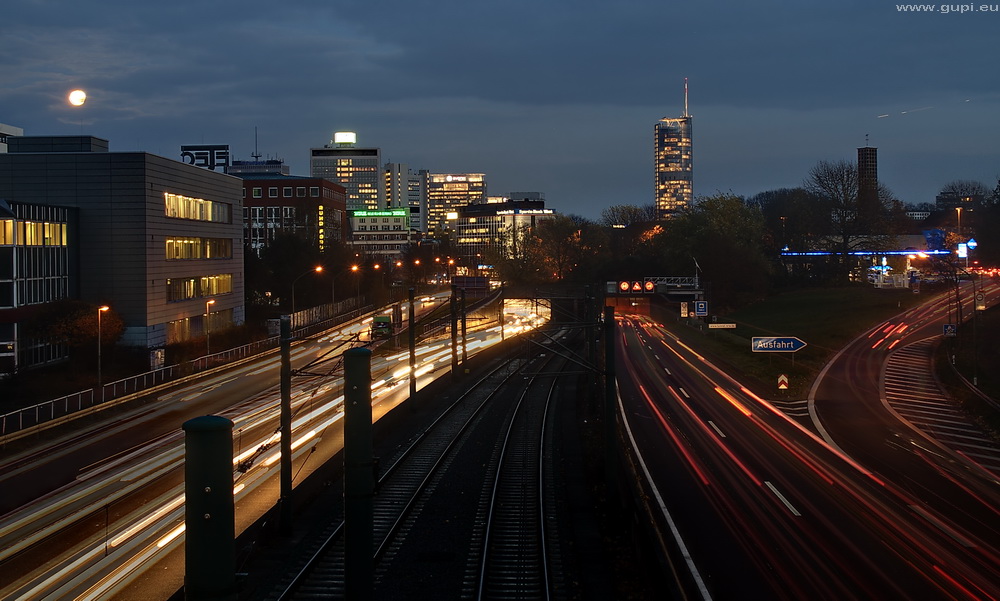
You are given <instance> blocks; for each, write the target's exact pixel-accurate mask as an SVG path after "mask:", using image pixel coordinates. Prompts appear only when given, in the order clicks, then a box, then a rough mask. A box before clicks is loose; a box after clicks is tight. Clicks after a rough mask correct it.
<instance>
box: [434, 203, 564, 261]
mask: <svg viewBox="0 0 1000 601" xmlns="http://www.w3.org/2000/svg"><path fill="white" fill-rule="evenodd" d="M532 196H536V197H535V198H531V197H532ZM555 215H556V213H555V211H553V210H552V209H546V208H545V201H544V200H542V199H541V195H540V194H537V193H532V194H530V195H529V199H521V200H515V199H509V200H507V201H505V202H491V203H476V204H469V205H466V206H464V207H461V208H458V209H457V210H456V212H455V214H454V215H453V216H452V218H451V225H450V228H451V229H452V230H453V231H454V240H455V247H454V248H455V250H456V254H457V255H458V256H459V257H460V261H459V263H460V264H461V265H462V266H463V267H464V268H465V269H472V268H475V269H476V270H477V273H478V272H479V271H483V270H486V271H488V270H489V269H490V267H489V265H487V264H485V261H487V260H488V258H489V257H490V256H493V254H494V253H496V252H498V251H500V250H501V249H502V248H504V245H505V244H507V241H506V240H505V239H506V238H509V236H510V235H511V233H512V232H514V231H517V230H521V229H525V228H527V229H529V230H534V229H535V228H536V227H538V224H539V223H541V222H542V221H543V220H546V219H551V218H553V217H555Z"/></svg>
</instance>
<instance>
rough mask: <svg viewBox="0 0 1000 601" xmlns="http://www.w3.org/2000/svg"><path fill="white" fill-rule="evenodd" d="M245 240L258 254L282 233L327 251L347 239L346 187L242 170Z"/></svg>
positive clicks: (330, 182) (326, 181)
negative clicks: (332, 245)
mask: <svg viewBox="0 0 1000 601" xmlns="http://www.w3.org/2000/svg"><path fill="white" fill-rule="evenodd" d="M238 177H240V178H241V179H242V180H243V241H244V243H245V244H246V245H247V246H248V248H250V249H252V250H253V251H254V252H256V253H257V254H258V255H259V254H260V252H261V251H262V250H263V249H264V248H265V247H267V246H268V245H269V244H270V242H271V241H272V240H274V237H275V236H276V235H278V234H279V233H290V234H294V235H296V236H301V237H303V238H305V239H307V240H309V241H310V242H312V243H313V244H315V245H316V246H317V248H319V249H320V250H325V249H326V248H327V245H328V244H332V243H335V242H343V241H344V240H346V238H347V233H348V232H347V229H346V228H347V209H346V196H347V193H346V190H344V187H343V186H341V185H340V184H337V183H334V182H332V181H330V180H328V179H324V178H321V177H299V176H294V175H284V174H282V173H280V172H279V173H274V172H271V173H241V174H240V175H239V176H238Z"/></svg>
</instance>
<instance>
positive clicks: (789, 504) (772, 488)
mask: <svg viewBox="0 0 1000 601" xmlns="http://www.w3.org/2000/svg"><path fill="white" fill-rule="evenodd" d="M764 484H767V487H768V488H770V489H771V492H773V493H774V496H776V497H778V498H779V499H781V502H782V503H784V504H785V507H787V508H788V511H791V512H792V514H793V515H795V516H796V517H802V514H801V513H799V510H798V509H796V508H795V507H794V506H793V505H792V504H791V503H789V502H788V499H786V498H785V495H783V494H781V493H780V492H778V489H777V488H775V487H774V485H773V484H771V483H770V482H769V481H767V480H764Z"/></svg>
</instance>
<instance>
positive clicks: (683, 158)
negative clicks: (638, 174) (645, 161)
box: [653, 78, 694, 219]
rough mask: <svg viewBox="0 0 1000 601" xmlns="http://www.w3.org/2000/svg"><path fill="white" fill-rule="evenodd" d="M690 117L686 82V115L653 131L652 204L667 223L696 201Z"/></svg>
mask: <svg viewBox="0 0 1000 601" xmlns="http://www.w3.org/2000/svg"><path fill="white" fill-rule="evenodd" d="M691 140H692V138H691V115H690V114H689V113H688V83H687V78H684V114H683V115H682V116H680V117H677V118H670V117H664V118H663V119H660V120H659V121H658V122H657V123H656V125H655V126H654V128H653V176H654V181H653V202H654V204H655V205H656V212H657V214H658V216H659V217H660V218H661V219H667V218H669V217H671V216H672V215H674V214H676V213H677V212H678V211H681V210H683V209H684V208H685V207H687V206H690V205H691V202H692V201H694V160H693V158H692V145H691Z"/></svg>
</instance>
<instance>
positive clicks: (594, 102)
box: [0, 0, 1000, 216]
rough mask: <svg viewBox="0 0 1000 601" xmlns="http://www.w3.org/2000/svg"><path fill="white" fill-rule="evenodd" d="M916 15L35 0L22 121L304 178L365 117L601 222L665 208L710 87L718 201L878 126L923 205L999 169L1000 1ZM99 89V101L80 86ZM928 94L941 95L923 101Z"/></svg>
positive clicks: (9, 19) (414, 148) (36, 129)
mask: <svg viewBox="0 0 1000 601" xmlns="http://www.w3.org/2000/svg"><path fill="white" fill-rule="evenodd" d="M896 6H897V5H896V3H895V2H893V3H889V2H885V1H884V0H874V1H873V0H867V1H862V0H849V1H838V2H830V1H829V0H827V1H825V2H817V1H815V0H802V1H793V0H783V1H778V0H759V1H757V2H753V3H747V2H737V1H716V2H701V3H696V2H688V3H683V4H680V3H667V2H663V1H662V0H643V1H628V0H626V1H624V2H593V1H591V0H574V1H571V0H554V1H546V2H538V1H537V0H533V1H527V0H508V1H505V2H472V3H470V2H467V1H464V2H459V1H457V0H443V1H438V0H435V1H434V2H430V1H420V0H417V1H410V2H399V1H397V0H389V1H385V2H377V3H373V2H370V1H365V2H361V1H353V0H339V1H338V2H329V1H328V0H296V1H295V2H288V3H284V4H281V5H276V4H274V3H273V2H262V1H260V0H249V1H244V2H240V3H232V2H193V1H191V0H176V1H174V2H169V3H136V2H131V1H130V2H124V1H122V0H105V1H102V2H101V3H99V4H96V5H95V4H94V3H81V2H69V1H67V0H34V1H30V0H13V1H11V2H8V3H7V5H5V9H4V12H5V25H4V36H3V37H2V38H0V80H2V81H3V82H4V86H3V87H2V88H0V111H2V112H0V122H4V123H9V124H11V125H16V126H20V127H24V128H25V129H26V130H27V131H28V132H29V133H73V132H74V131H76V132H78V131H80V130H81V129H85V130H86V131H88V132H90V133H94V134H95V135H100V136H102V137H107V138H109V139H110V140H111V142H112V148H113V149H119V150H127V149H132V148H141V149H143V150H149V151H151V152H157V153H160V154H164V155H166V156H176V154H177V152H178V151H177V147H178V146H179V145H180V144H184V143H192V142H200V141H211V142H221V143H230V144H231V145H232V146H233V150H234V153H235V154H237V155H242V156H243V157H244V158H245V157H247V156H248V155H249V153H250V152H251V151H252V144H253V131H254V128H255V127H256V128H257V129H258V131H259V134H260V135H259V139H260V141H261V150H262V151H263V152H265V153H268V154H271V155H276V156H281V157H283V158H285V159H286V160H287V161H288V162H289V163H290V164H291V165H292V167H293V169H294V170H297V171H298V172H300V173H301V172H304V171H305V169H306V168H307V157H308V148H309V147H311V146H317V145H321V144H323V143H326V142H328V141H329V138H330V134H331V132H332V131H334V130H339V129H353V130H356V131H358V132H359V137H360V139H361V141H362V143H366V144H372V145H378V146H380V147H381V148H382V149H383V153H384V155H385V156H386V157H388V158H389V159H391V160H394V161H399V162H407V163H410V164H412V165H413V166H414V167H417V168H427V169H431V170H435V171H462V170H469V171H483V172H486V173H487V177H488V180H489V182H490V188H491V191H493V192H496V193H503V192H509V191H514V190H527V189H537V190H539V191H542V192H546V194H547V197H548V198H549V200H550V203H551V204H552V205H553V206H555V207H556V208H558V209H562V210H567V211H569V210H570V207H572V212H576V213H583V214H588V215H592V216H596V215H598V214H599V212H600V209H601V207H602V206H604V205H606V204H611V203H612V202H614V203H620V202H636V203H646V202H649V201H650V198H651V195H652V191H651V188H652V161H651V158H650V154H651V144H652V126H653V123H654V122H655V121H656V120H657V119H658V118H660V117H662V116H666V115H671V116H672V115H677V114H679V113H680V112H681V111H682V109H683V99H682V95H681V91H682V85H683V79H684V78H685V77H688V78H690V85H691V112H692V114H694V115H695V157H696V158H695V161H696V190H697V192H699V193H710V192H714V191H716V190H726V191H728V190H732V191H734V192H737V193H745V194H753V193H755V192H758V191H760V190H762V189H767V188H770V187H780V186H788V185H796V184H797V183H799V182H800V181H801V179H802V177H803V176H804V173H805V172H806V171H807V170H808V168H809V167H810V166H811V164H812V163H814V162H815V161H816V160H820V159H830V158H834V159H839V158H852V156H853V154H854V152H855V151H854V149H855V148H856V147H857V146H861V145H863V144H864V136H865V134H869V135H870V139H871V141H872V144H873V145H876V146H879V147H880V153H879V156H880V160H881V161H882V163H883V164H884V165H886V171H885V172H884V174H885V175H886V177H892V178H895V179H896V181H886V183H887V184H888V185H889V186H890V187H892V188H893V189H895V190H896V191H897V193H898V194H899V195H900V196H902V197H903V198H904V199H905V200H912V201H914V202H921V201H925V200H929V199H931V198H933V195H934V193H935V192H936V189H935V188H936V187H939V186H940V184H941V183H944V182H947V181H949V180H951V179H956V178H963V179H980V180H989V179H991V178H994V177H996V175H997V173H998V172H1000V156H998V151H997V150H996V147H995V144H993V140H995V139H996V137H997V136H996V134H997V131H996V129H997V119H996V117H995V115H996V114H997V108H998V105H1000V76H998V74H997V73H998V72H997V70H996V69H995V67H993V66H992V64H991V61H992V56H993V55H994V54H995V52H996V49H995V46H996V36H995V33H994V32H995V30H996V27H997V25H998V24H1000V13H980V14H941V13H940V12H939V13H933V14H916V13H905V12H901V11H899V10H897V8H896ZM76 86H80V87H84V88H86V89H87V90H88V93H89V94H90V101H89V102H88V104H87V105H85V107H84V110H82V111H81V110H71V109H70V107H68V106H67V105H66V103H65V100H64V99H65V94H66V92H67V91H68V90H70V89H72V87H76ZM966 100H969V101H970V102H965V101H966ZM921 107H934V108H933V109H928V110H925V111H922V112H919V113H914V112H909V113H903V111H907V110H908V109H914V108H921ZM882 114H888V115H890V117H887V118H881V119H879V118H878V116H879V115H882ZM971 149H975V150H971ZM931 157H933V159H932V158H931ZM908 165H912V166H913V168H912V169H910V168H908V167H907V166H908ZM987 183H990V182H989V181H987Z"/></svg>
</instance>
